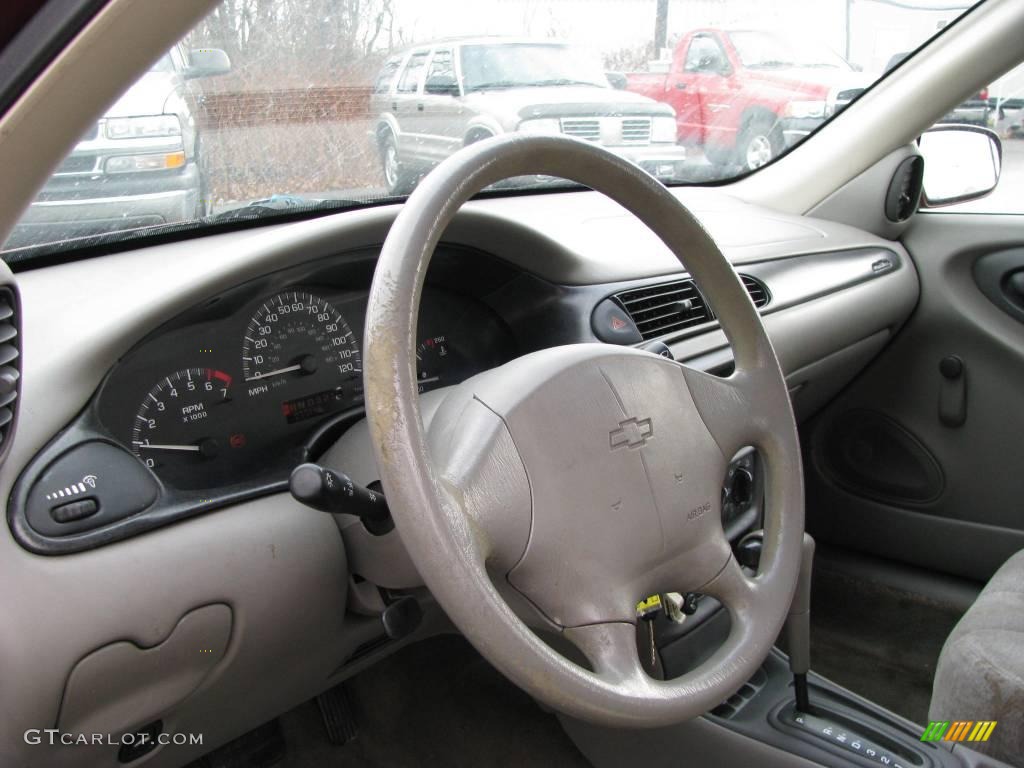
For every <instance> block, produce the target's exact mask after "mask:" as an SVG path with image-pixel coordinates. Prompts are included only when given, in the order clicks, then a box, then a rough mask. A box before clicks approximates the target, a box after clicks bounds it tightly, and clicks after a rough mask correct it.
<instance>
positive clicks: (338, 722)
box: [316, 684, 359, 746]
mask: <svg viewBox="0 0 1024 768" xmlns="http://www.w3.org/2000/svg"><path fill="white" fill-rule="evenodd" d="M316 705H317V707H318V708H319V709H320V717H321V718H322V719H323V721H324V730H325V731H327V740H328V741H329V742H331V744H335V745H338V746H344V745H345V744H348V743H349V742H350V741H353V740H354V739H355V738H356V736H358V735H359V726H358V725H357V724H356V716H355V711H354V710H353V709H352V703H351V701H349V698H348V692H347V691H346V690H345V686H344V684H341V685H336V686H334V687H333V688H331V690H329V691H326V692H325V693H321V694H320V695H319V696H317V697H316Z"/></svg>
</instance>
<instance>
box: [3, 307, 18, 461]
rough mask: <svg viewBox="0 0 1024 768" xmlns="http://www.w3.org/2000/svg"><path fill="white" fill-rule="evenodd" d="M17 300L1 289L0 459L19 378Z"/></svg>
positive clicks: (11, 427) (9, 432) (7, 439)
mask: <svg viewBox="0 0 1024 768" xmlns="http://www.w3.org/2000/svg"><path fill="white" fill-rule="evenodd" d="M17 308H18V300H17V297H16V296H15V294H14V291H13V290H11V289H10V288H6V287H0V458H2V457H3V456H5V455H6V454H7V449H8V447H9V446H10V442H11V436H12V432H13V431H14V415H15V413H16V403H15V401H16V400H17V399H18V389H19V387H18V379H19V378H21V356H20V354H19V352H20V346H21V345H20V343H19V341H20V340H19V339H18V317H17Z"/></svg>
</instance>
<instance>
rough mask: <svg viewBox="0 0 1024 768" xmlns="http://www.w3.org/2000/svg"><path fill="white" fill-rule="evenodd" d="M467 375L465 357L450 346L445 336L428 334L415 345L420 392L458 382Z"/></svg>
mask: <svg viewBox="0 0 1024 768" xmlns="http://www.w3.org/2000/svg"><path fill="white" fill-rule="evenodd" d="M468 375H469V371H468V370H467V364H466V360H465V358H464V357H463V356H462V355H460V354H459V353H458V352H457V351H455V350H453V349H452V348H451V346H450V345H449V343H448V338H447V337H446V336H444V335H440V336H430V337H428V338H426V339H424V340H423V341H421V342H420V344H419V346H417V347H416V378H417V379H418V381H419V389H420V392H426V391H427V390H430V389H437V388H438V387H447V386H451V385H452V384H458V383H459V382H460V381H462V380H463V379H465V378H466V377H467V376H468Z"/></svg>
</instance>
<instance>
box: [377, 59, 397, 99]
mask: <svg viewBox="0 0 1024 768" xmlns="http://www.w3.org/2000/svg"><path fill="white" fill-rule="evenodd" d="M401 64H402V60H401V59H389V60H388V62H387V63H386V64H385V65H384V67H383V69H381V71H380V74H379V75H377V80H376V82H374V84H373V92H374V93H387V92H388V91H389V90H391V83H392V82H393V81H394V79H395V73H396V72H398V67H399V66H400V65H401Z"/></svg>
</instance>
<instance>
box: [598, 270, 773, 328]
mask: <svg viewBox="0 0 1024 768" xmlns="http://www.w3.org/2000/svg"><path fill="white" fill-rule="evenodd" d="M740 278H741V279H742V280H743V285H744V287H745V288H746V289H747V293H749V294H750V298H751V299H753V301H754V306H755V307H763V306H765V305H766V304H767V303H768V302H769V300H770V299H771V296H770V295H769V293H768V288H767V287H766V286H765V284H764V283H762V282H761V281H760V280H758V279H756V278H753V277H750V275H740ZM615 299H616V301H618V302H619V304H621V305H622V307H623V309H625V310H626V312H628V313H629V316H630V317H631V318H633V322H634V323H635V324H636V327H637V330H638V331H640V335H641V336H643V338H644V341H647V340H649V339H657V338H660V337H661V336H667V335H668V334H670V333H675V332H676V331H681V330H685V329H686V328H690V327H692V326H695V325H700V324H701V323H706V322H708V321H710V320H714V318H715V316H714V313H713V312H712V311H711V309H710V307H708V305H707V302H705V301H704V297H703V296H701V294H700V291H698V290H697V286H696V284H694V282H693V280H676V281H674V282H671V283H659V284H658V285H648V286H644V287H643V288H633V289H632V290H629V291H623V292H622V293H617V294H615Z"/></svg>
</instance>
